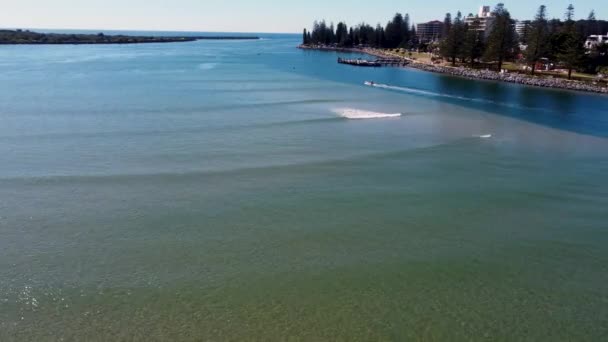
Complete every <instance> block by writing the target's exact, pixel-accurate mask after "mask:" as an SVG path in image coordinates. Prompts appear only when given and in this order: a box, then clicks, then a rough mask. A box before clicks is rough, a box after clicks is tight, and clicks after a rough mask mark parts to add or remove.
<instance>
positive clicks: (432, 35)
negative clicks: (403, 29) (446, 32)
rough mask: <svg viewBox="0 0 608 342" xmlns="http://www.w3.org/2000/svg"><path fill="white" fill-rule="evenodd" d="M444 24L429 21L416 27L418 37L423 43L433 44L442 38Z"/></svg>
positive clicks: (437, 21)
mask: <svg viewBox="0 0 608 342" xmlns="http://www.w3.org/2000/svg"><path fill="white" fill-rule="evenodd" d="M442 32H443V22H441V21H439V20H433V21H429V22H428V23H422V24H418V25H416V36H417V37H418V40H420V41H421V42H433V41H437V40H439V38H441V34H442Z"/></svg>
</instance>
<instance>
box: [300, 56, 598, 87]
mask: <svg viewBox="0 0 608 342" xmlns="http://www.w3.org/2000/svg"><path fill="white" fill-rule="evenodd" d="M299 48H301V49H308V50H320V51H337V52H350V53H364V54H368V55H372V56H376V57H381V58H395V56H393V55H389V54H386V53H383V52H381V51H379V50H375V49H357V48H334V47H329V46H312V47H311V46H299ZM403 59H404V60H407V61H408V62H409V64H408V67H412V68H416V69H420V70H423V71H429V72H435V73H440V74H447V75H451V76H458V77H464V78H468V79H476V80H488V81H499V82H509V83H516V84H522V85H529V86H535V87H543V88H554V89H564V90H574V91H584V92H592V93H599V94H608V86H602V85H600V84H592V83H586V82H580V81H572V80H566V79H561V78H546V77H534V76H530V75H523V74H518V73H499V72H496V71H491V70H477V69H469V68H465V67H450V66H439V65H431V64H426V63H420V62H417V61H415V60H412V59H409V58H403Z"/></svg>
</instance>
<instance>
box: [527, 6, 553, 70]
mask: <svg viewBox="0 0 608 342" xmlns="http://www.w3.org/2000/svg"><path fill="white" fill-rule="evenodd" d="M548 37H549V32H548V27H547V8H546V7H545V5H542V6H540V7H539V8H538V12H536V16H535V17H534V21H533V22H532V24H531V29H530V32H529V34H528V47H527V48H526V50H525V51H524V57H525V58H526V61H527V63H528V65H530V67H531V72H532V75H534V72H535V71H536V64H537V63H538V61H539V60H540V59H541V58H543V57H545V53H546V52H547V47H548V46H547V38H548Z"/></svg>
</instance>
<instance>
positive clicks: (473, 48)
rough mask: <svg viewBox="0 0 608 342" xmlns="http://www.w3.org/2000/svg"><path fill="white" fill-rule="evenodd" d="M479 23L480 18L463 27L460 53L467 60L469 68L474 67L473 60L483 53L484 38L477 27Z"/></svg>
mask: <svg viewBox="0 0 608 342" xmlns="http://www.w3.org/2000/svg"><path fill="white" fill-rule="evenodd" d="M480 25H481V22H480V20H479V19H476V20H475V21H474V22H473V23H472V24H471V25H468V26H466V27H465V35H464V37H465V38H464V43H463V48H462V54H463V56H464V58H465V59H468V60H469V63H470V66H471V68H473V67H475V61H476V60H477V59H479V58H481V56H482V55H483V50H484V39H483V31H480V30H479V29H478V28H479V26H480Z"/></svg>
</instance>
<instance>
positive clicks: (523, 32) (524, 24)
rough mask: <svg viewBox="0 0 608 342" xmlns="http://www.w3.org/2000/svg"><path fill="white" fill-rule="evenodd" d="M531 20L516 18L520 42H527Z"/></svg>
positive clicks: (516, 28) (516, 30)
mask: <svg viewBox="0 0 608 342" xmlns="http://www.w3.org/2000/svg"><path fill="white" fill-rule="evenodd" d="M531 23H532V21H530V20H516V21H515V32H517V36H518V37H519V40H520V42H526V41H527V40H528V34H529V32H530V24H531Z"/></svg>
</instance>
